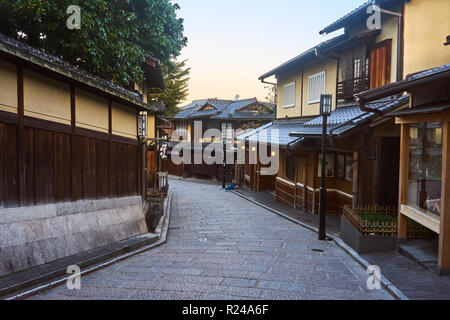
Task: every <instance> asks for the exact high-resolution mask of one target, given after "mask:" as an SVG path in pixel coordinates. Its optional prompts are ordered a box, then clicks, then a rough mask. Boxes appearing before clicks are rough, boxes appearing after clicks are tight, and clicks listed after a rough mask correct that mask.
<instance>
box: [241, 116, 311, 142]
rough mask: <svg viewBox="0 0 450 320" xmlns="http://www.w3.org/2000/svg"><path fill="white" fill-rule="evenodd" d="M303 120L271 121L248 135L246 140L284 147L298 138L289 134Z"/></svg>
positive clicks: (301, 124) (298, 126) (302, 122)
mask: <svg viewBox="0 0 450 320" xmlns="http://www.w3.org/2000/svg"><path fill="white" fill-rule="evenodd" d="M304 122H305V120H278V121H275V122H274V123H272V125H270V126H267V127H265V128H263V129H262V130H258V131H256V132H255V133H253V134H252V135H249V136H248V137H247V141H249V142H258V143H270V144H277V145H279V146H281V147H285V146H287V145H288V144H291V143H293V142H295V141H297V140H299V138H298V137H291V136H289V134H290V133H291V132H293V131H296V130H299V128H301V127H302V126H303V124H304Z"/></svg>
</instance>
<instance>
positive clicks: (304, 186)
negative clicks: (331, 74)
mask: <svg viewBox="0 0 450 320" xmlns="http://www.w3.org/2000/svg"><path fill="white" fill-rule="evenodd" d="M302 81H303V79H302ZM306 164H307V158H306V157H302V175H303V204H302V206H303V210H306V194H307V193H308V192H307V191H306Z"/></svg>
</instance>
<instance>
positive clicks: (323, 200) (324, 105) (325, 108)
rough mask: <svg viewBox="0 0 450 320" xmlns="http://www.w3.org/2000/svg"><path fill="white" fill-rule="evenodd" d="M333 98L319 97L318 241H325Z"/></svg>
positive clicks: (327, 95) (323, 95)
mask: <svg viewBox="0 0 450 320" xmlns="http://www.w3.org/2000/svg"><path fill="white" fill-rule="evenodd" d="M332 101H333V96H332V95H331V94H322V95H321V96H320V115H321V116H322V117H323V127H322V163H321V165H322V167H321V173H322V174H321V185H320V191H319V240H326V239H327V234H326V230H325V229H326V206H327V189H326V187H325V175H326V172H325V171H326V154H327V120H328V116H329V115H330V114H331V105H332Z"/></svg>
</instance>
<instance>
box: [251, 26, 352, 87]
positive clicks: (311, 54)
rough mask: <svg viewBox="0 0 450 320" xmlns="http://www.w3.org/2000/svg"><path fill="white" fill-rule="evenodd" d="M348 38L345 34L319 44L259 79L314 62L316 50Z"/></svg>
mask: <svg viewBox="0 0 450 320" xmlns="http://www.w3.org/2000/svg"><path fill="white" fill-rule="evenodd" d="M347 37H348V35H346V34H343V35H340V36H337V37H335V38H332V39H329V40H326V41H324V42H322V43H320V44H318V45H317V46H314V47H312V48H311V49H308V50H306V51H304V52H302V53H301V54H299V55H298V56H296V57H295V58H293V59H291V60H288V61H286V62H285V63H283V64H281V65H279V66H278V67H276V68H274V69H272V70H270V71H268V72H266V73H264V74H263V75H262V76H260V77H259V80H264V79H266V78H268V77H271V76H273V75H276V74H278V73H281V72H284V71H287V70H290V69H292V68H293V67H295V66H297V65H300V64H302V63H305V62H307V61H310V60H313V59H315V58H316V50H326V49H327V48H328V47H329V46H334V45H336V44H337V43H339V42H341V41H343V40H345V39H347Z"/></svg>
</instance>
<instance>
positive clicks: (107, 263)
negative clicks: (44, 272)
mask: <svg viewBox="0 0 450 320" xmlns="http://www.w3.org/2000/svg"><path fill="white" fill-rule="evenodd" d="M172 196H173V194H172V192H169V194H168V196H167V200H166V204H165V215H164V221H163V223H162V227H161V233H160V234H159V240H157V241H156V242H153V243H151V244H149V245H145V246H143V247H140V248H138V249H132V251H130V252H128V253H126V254H122V255H119V256H117V257H115V258H112V259H109V260H106V261H104V262H102V263H100V264H95V265H93V266H91V267H89V268H87V269H85V270H82V271H81V274H80V276H84V275H87V274H89V273H92V272H94V271H97V270H100V269H103V268H106V267H108V266H110V265H112V264H115V263H117V262H120V261H123V260H126V259H128V258H131V257H132V256H135V255H137V254H140V253H142V252H145V251H148V250H151V249H154V248H156V247H159V246H161V245H163V244H165V243H166V242H167V234H168V230H169V222H170V215H171V213H172ZM70 276H71V275H65V276H63V277H59V278H58V279H56V280H54V281H52V282H50V283H47V284H44V285H40V286H37V287H35V288H32V289H28V290H26V291H23V292H20V293H16V294H14V295H12V296H8V297H6V298H3V299H4V300H21V299H25V298H27V297H29V296H32V295H36V294H38V293H40V292H43V291H46V290H49V289H51V288H54V287H56V286H59V285H61V284H63V283H65V282H67V280H68V279H69V277H70Z"/></svg>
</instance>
